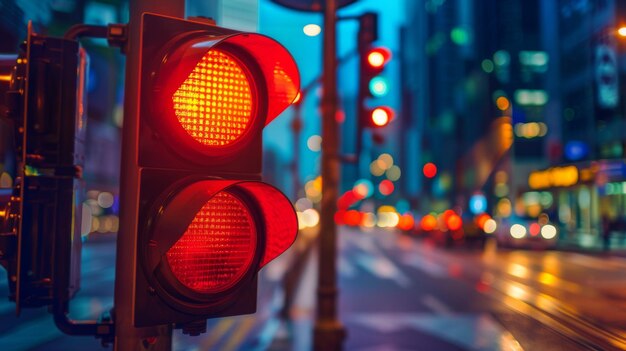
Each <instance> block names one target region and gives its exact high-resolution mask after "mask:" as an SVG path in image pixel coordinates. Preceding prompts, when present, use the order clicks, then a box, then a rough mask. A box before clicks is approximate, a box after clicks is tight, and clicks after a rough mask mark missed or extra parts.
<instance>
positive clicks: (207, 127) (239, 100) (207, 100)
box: [172, 50, 254, 146]
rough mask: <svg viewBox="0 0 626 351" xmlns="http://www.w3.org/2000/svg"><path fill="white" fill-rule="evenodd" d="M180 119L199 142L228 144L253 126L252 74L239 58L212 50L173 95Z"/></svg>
mask: <svg viewBox="0 0 626 351" xmlns="http://www.w3.org/2000/svg"><path fill="white" fill-rule="evenodd" d="M172 102H173V104H174V112H175V114H176V117H177V118H178V122H179V123H180V124H181V126H182V127H183V128H184V129H185V131H186V132H187V133H188V134H189V135H190V136H191V137H193V139H194V140H196V141H197V142H199V143H201V144H204V145H207V146H227V145H230V144H231V143H233V142H236V141H237V140H238V139H239V137H241V136H242V135H243V134H244V133H245V132H246V131H247V129H248V127H250V125H251V123H250V122H251V120H252V117H253V116H252V112H253V103H254V99H253V91H252V89H251V78H249V75H247V74H246V73H245V71H244V69H243V67H242V66H241V65H240V64H239V62H238V61H237V59H236V58H235V57H233V56H232V55H231V54H229V53H228V52H225V51H221V50H209V51H208V52H207V53H206V54H205V55H204V56H203V57H202V59H201V60H200V61H199V62H198V63H197V64H196V67H195V68H194V69H193V71H192V72H191V73H190V74H189V76H188V77H187V79H185V81H184V82H182V84H181V85H180V86H179V87H178V89H176V91H175V92H174V94H173V96H172Z"/></svg>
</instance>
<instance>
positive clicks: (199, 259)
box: [166, 192, 256, 293]
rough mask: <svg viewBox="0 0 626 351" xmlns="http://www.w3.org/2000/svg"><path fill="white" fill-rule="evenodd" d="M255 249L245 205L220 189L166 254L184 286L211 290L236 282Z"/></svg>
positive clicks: (244, 271)
mask: <svg viewBox="0 0 626 351" xmlns="http://www.w3.org/2000/svg"><path fill="white" fill-rule="evenodd" d="M255 249H256V230H255V225H254V222H253V220H252V217H251V216H250V212H249V210H248V208H247V207H246V206H245V204H244V203H243V202H241V200H239V199H238V198H236V197H235V196H233V195H231V194H229V193H227V192H221V193H218V194H216V195H215V196H214V197H213V198H211V200H209V201H208V202H207V203H206V204H204V206H203V207H202V208H201V209H200V211H198V213H197V214H196V216H195V218H194V219H193V221H192V222H191V223H190V224H189V227H188V228H187V231H186V232H185V233H184V234H183V235H182V236H181V237H180V239H178V241H177V242H176V243H175V244H174V246H172V247H171V248H170V249H169V250H168V251H167V254H166V256H167V261H168V264H169V266H170V269H171V271H172V273H174V276H175V277H176V278H177V279H178V280H179V281H180V282H181V283H182V284H183V285H185V286H186V287H188V288H190V289H192V290H195V291H198V292H202V293H210V292H219V291H223V290H225V289H227V288H229V287H230V286H232V285H233V284H235V283H236V282H237V281H239V280H240V279H241V278H242V277H243V276H244V275H245V273H246V271H247V270H248V269H249V267H250V264H251V263H252V259H253V257H254V253H255Z"/></svg>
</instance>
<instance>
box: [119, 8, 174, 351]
mask: <svg viewBox="0 0 626 351" xmlns="http://www.w3.org/2000/svg"><path fill="white" fill-rule="evenodd" d="M129 12H130V13H129V23H128V33H129V34H128V43H127V45H128V47H127V48H126V53H127V56H126V82H125V86H124V128H123V132H122V145H123V147H124V148H125V150H131V149H133V148H137V145H136V143H135V135H136V134H137V131H138V111H139V106H138V104H139V97H140V92H139V88H140V87H139V81H140V67H139V60H140V57H141V55H140V53H139V50H138V48H139V47H140V38H141V16H142V14H143V13H144V12H153V13H158V14H162V15H168V16H172V17H179V18H184V16H185V2H184V1H178V0H161V1H151V0H133V1H130V8H129ZM135 151H136V150H135ZM132 155H136V152H127V153H124V154H123V155H122V164H121V171H122V173H124V171H125V169H127V168H128V167H130V166H129V165H132V164H133V162H134V160H132V157H133V156H132ZM122 179H123V180H122V182H121V184H120V196H121V197H122V199H121V203H128V202H129V201H131V200H132V199H134V198H136V194H135V193H136V191H137V188H138V182H139V179H138V177H132V178H131V177H122ZM130 212H132V211H124V209H123V208H122V209H121V211H120V213H121V216H137V214H136V213H130ZM121 222H122V223H127V224H130V223H133V222H134V221H132V220H131V221H128V220H126V221H121ZM136 231H137V228H135V227H134V226H132V225H126V226H122V227H121V228H120V231H119V234H118V236H117V258H116V263H115V297H114V304H115V313H114V320H115V346H114V349H115V350H116V351H136V350H144V351H169V350H171V349H172V325H167V324H166V325H161V326H158V327H148V328H135V326H134V325H133V311H134V308H133V307H134V301H133V297H134V296H135V294H134V289H135V272H133V268H132V267H134V262H135V261H136V258H137V257H136V256H137V235H136Z"/></svg>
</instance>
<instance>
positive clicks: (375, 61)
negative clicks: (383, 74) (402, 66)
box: [367, 47, 391, 69]
mask: <svg viewBox="0 0 626 351" xmlns="http://www.w3.org/2000/svg"><path fill="white" fill-rule="evenodd" d="M390 59H391V51H389V49H387V48H384V47H377V48H373V49H371V50H370V51H369V52H368V53H367V63H368V64H369V65H370V66H371V67H373V68H379V69H382V68H383V67H384V66H385V65H386V64H387V62H389V60H390Z"/></svg>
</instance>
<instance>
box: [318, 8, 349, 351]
mask: <svg viewBox="0 0 626 351" xmlns="http://www.w3.org/2000/svg"><path fill="white" fill-rule="evenodd" d="M336 10H337V3H336V1H335V0H328V1H326V4H325V8H324V44H323V45H324V49H323V50H324V52H323V55H324V56H323V62H324V67H323V72H324V76H323V82H322V83H323V86H322V87H323V97H322V114H323V115H322V208H321V210H322V213H321V224H320V229H321V231H320V241H319V256H320V259H319V272H318V274H319V278H318V289H317V316H316V321H315V328H314V340H313V349H314V350H316V351H336V350H341V349H342V343H343V339H344V338H345V335H346V333H345V329H344V327H343V326H342V325H341V323H340V322H339V320H338V319H337V292H338V289H337V266H336V261H337V227H336V225H335V221H334V215H335V212H336V211H337V197H338V192H339V189H338V188H339V169H340V160H339V133H338V125H337V121H336V119H335V113H336V111H337V52H336V41H337V37H336V24H337V13H336Z"/></svg>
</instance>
